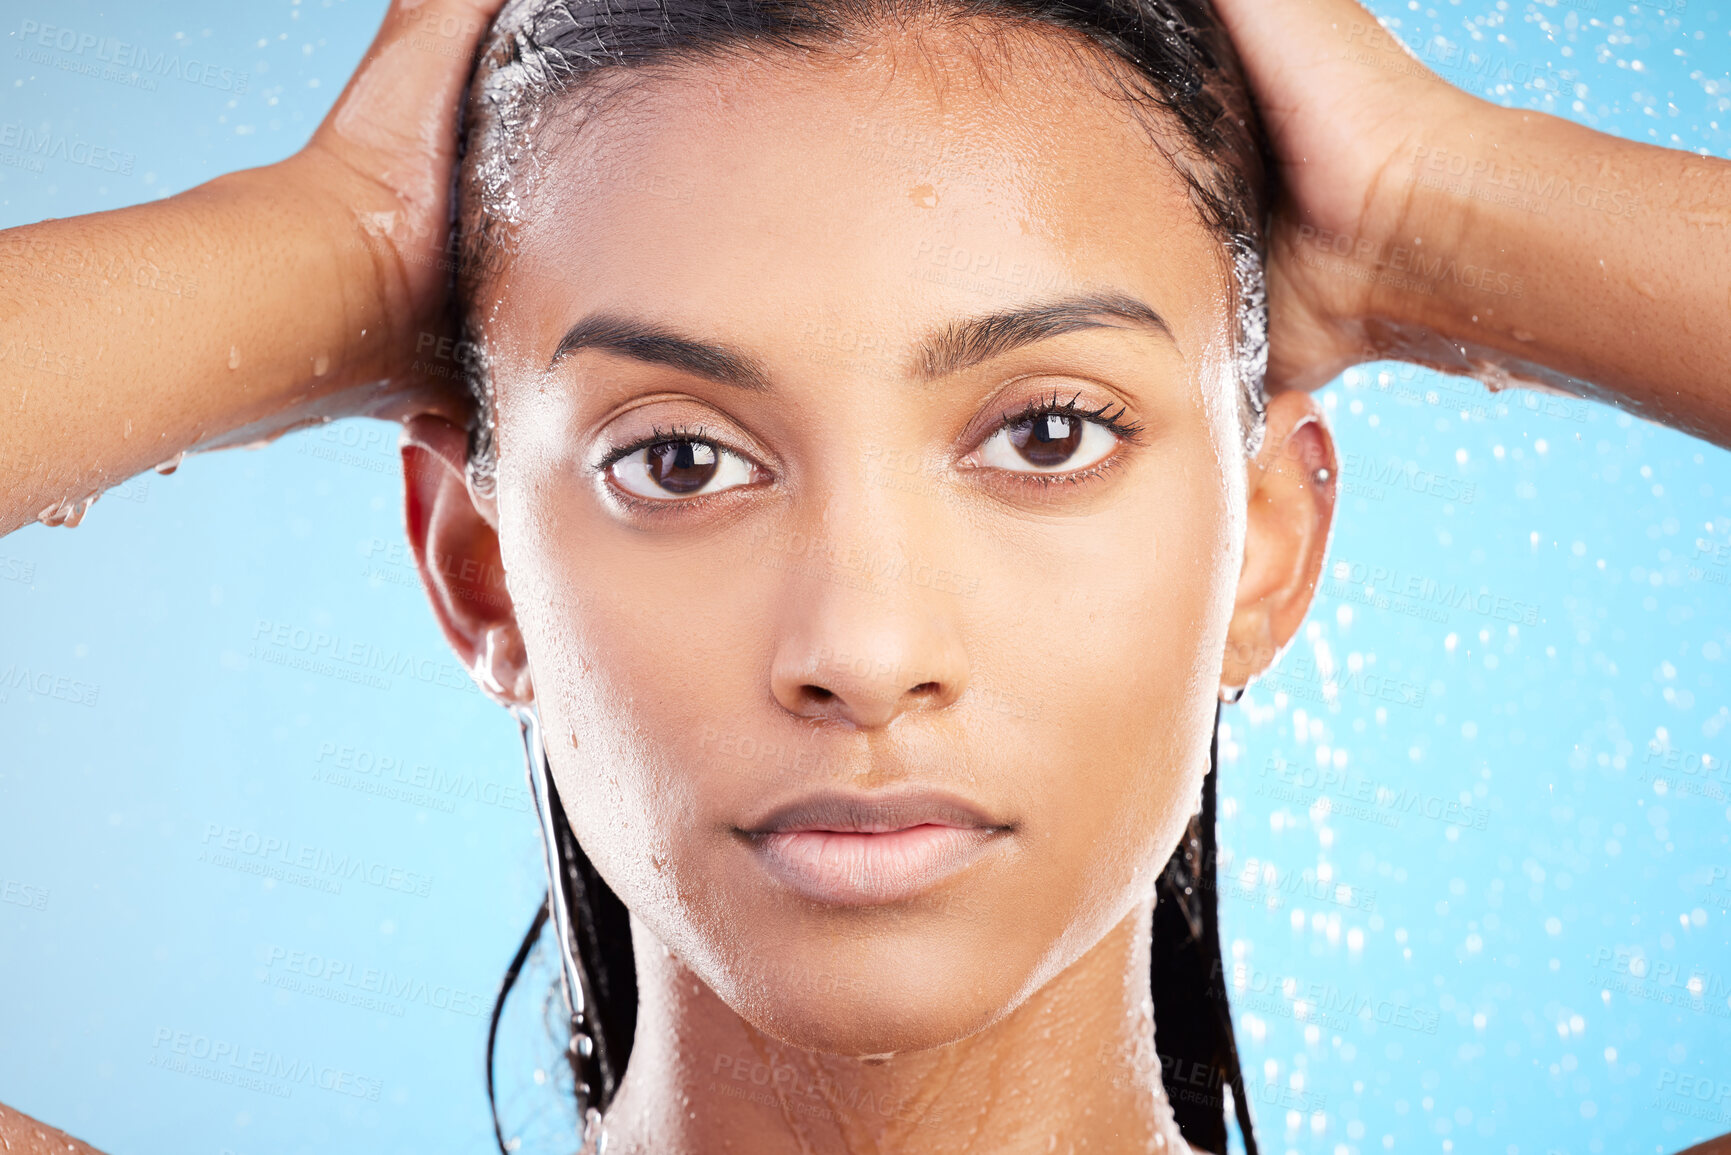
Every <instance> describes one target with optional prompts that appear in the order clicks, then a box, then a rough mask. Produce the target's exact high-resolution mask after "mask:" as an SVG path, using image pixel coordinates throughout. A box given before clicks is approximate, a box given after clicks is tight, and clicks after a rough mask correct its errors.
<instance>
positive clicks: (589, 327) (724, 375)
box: [547, 313, 769, 392]
mask: <svg viewBox="0 0 1731 1155" xmlns="http://www.w3.org/2000/svg"><path fill="white" fill-rule="evenodd" d="M579 349H605V350H606V351H607V352H609V353H617V354H618V355H620V356H621V357H630V358H632V359H633V360H636V361H647V362H650V363H651V364H657V365H669V366H672V367H673V368H675V369H679V370H682V371H684V372H686V373H691V374H694V375H696V376H698V377H707V378H709V379H710V380H712V381H720V382H723V383H724V384H728V385H737V386H739V387H740V388H741V389H750V390H753V391H755V392H765V391H767V390H768V389H769V374H768V373H767V372H765V371H764V368H763V365H762V364H761V363H760V362H758V361H757V360H756V359H755V358H752V357H749V356H747V355H745V354H743V353H737V352H735V351H734V350H732V349H729V348H727V347H726V346H725V345H717V344H712V343H710V342H707V341H698V340H694V339H693V338H690V337H683V336H680V335H679V334H678V333H675V332H673V331H672V330H670V329H666V328H664V327H662V326H660V325H654V324H649V323H647V322H643V321H635V320H632V319H631V318H629V317H620V316H616V315H614V314H612V313H595V314H592V315H590V316H588V317H585V318H583V320H581V321H579V322H577V323H576V324H575V325H573V326H571V328H569V329H567V330H566V331H565V336H564V338H563V339H561V340H560V342H559V348H558V349H556V350H554V352H553V359H552V360H551V361H549V362H548V363H547V367H548V368H549V369H551V368H552V367H553V366H554V365H557V364H558V363H559V362H560V361H562V360H564V358H565V357H566V356H567V355H568V354H571V353H575V352H576V351H577V350H579Z"/></svg>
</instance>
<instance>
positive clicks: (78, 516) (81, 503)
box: [36, 493, 99, 529]
mask: <svg viewBox="0 0 1731 1155" xmlns="http://www.w3.org/2000/svg"><path fill="white" fill-rule="evenodd" d="M98 496H99V495H98V494H94V493H93V494H91V495H90V496H89V497H85V498H82V499H79V500H76V501H75V500H73V499H72V498H70V497H63V498H61V499H60V500H59V501H57V502H55V503H54V504H53V505H50V506H48V507H47V508H46V509H44V510H43V511H42V512H41V513H39V514H37V515H36V520H37V521H39V522H41V523H42V524H43V525H63V526H65V527H66V528H67V529H71V528H73V527H74V526H76V525H77V524H78V523H79V522H81V521H83V520H84V515H85V514H87V513H89V512H90V507H91V506H92V505H95V504H96V499H97V497H98Z"/></svg>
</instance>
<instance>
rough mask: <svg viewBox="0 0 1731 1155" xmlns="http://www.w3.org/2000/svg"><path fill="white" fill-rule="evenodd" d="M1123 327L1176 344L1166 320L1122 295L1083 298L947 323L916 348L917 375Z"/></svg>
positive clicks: (940, 372) (939, 373) (955, 369)
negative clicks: (1064, 337)
mask: <svg viewBox="0 0 1731 1155" xmlns="http://www.w3.org/2000/svg"><path fill="white" fill-rule="evenodd" d="M1103 318H1112V319H1113V320H1116V321H1119V322H1122V324H1119V325H1114V324H1111V323H1110V322H1108V321H1106V320H1103ZM1124 325H1129V326H1132V327H1134V328H1139V329H1151V330H1153V331H1154V332H1157V333H1160V334H1162V335H1164V336H1165V338H1166V339H1167V340H1168V341H1172V342H1173V343H1174V344H1176V343H1177V338H1176V337H1174V336H1173V335H1172V327H1171V326H1170V325H1168V324H1167V323H1166V319H1165V318H1164V317H1162V316H1161V315H1160V314H1159V313H1156V312H1155V311H1154V310H1153V309H1151V308H1149V307H1148V306H1147V305H1145V304H1143V303H1142V302H1141V301H1138V300H1137V299H1136V298H1134V297H1131V296H1128V295H1126V294H1123V293H1095V294H1085V295H1082V296H1075V297H1065V298H1063V299H1061V300H1058V301H1053V302H1050V303H1048V304H1044V305H1029V306H1026V307H1024V308H1020V309H1011V310H1008V311H1006V312H1001V313H990V314H987V315H986V316H984V317H976V318H974V319H973V320H969V321H958V322H956V323H954V324H951V325H949V326H948V327H946V328H945V329H944V330H943V331H942V332H940V333H938V334H937V335H936V336H935V337H932V338H930V339H929V340H927V341H926V342H924V343H923V344H922V345H921V346H920V349H919V352H918V365H919V372H920V375H921V376H923V377H926V378H927V379H931V378H935V377H944V376H947V375H949V374H951V373H959V372H961V371H962V370H963V369H969V368H972V367H973V366H975V365H978V364H980V363H982V362H984V361H990V360H991V359H992V358H994V357H1001V356H1003V355H1004V354H1005V353H1008V352H1011V351H1012V350H1015V349H1020V348H1021V347H1023V346H1024V345H1032V344H1034V343H1036V342H1038V341H1044V340H1046V339H1047V338H1049V337H1056V336H1059V335H1060V334H1063V333H1075V332H1078V331H1080V330H1083V329H1117V328H1122V327H1123V326H1124Z"/></svg>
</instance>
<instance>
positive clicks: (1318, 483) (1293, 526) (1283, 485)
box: [1220, 390, 1339, 695]
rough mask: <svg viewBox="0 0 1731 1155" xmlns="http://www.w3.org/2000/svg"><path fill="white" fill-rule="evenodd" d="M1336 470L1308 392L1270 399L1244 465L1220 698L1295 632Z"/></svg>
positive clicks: (1329, 520)
mask: <svg viewBox="0 0 1731 1155" xmlns="http://www.w3.org/2000/svg"><path fill="white" fill-rule="evenodd" d="M1338 474H1339V466H1338V465H1337V463H1336V461H1335V456H1334V438H1333V437H1331V436H1330V435H1329V432H1328V426H1327V424H1326V423H1325V422H1324V421H1323V416H1322V408H1321V407H1320V406H1319V405H1317V403H1316V400H1315V398H1314V397H1312V396H1311V395H1310V394H1309V393H1305V392H1300V391H1297V390H1291V391H1287V392H1282V393H1277V394H1275V395H1274V396H1273V397H1271V398H1270V399H1269V402H1268V422H1267V432H1266V433H1264V435H1263V439H1262V448H1261V449H1260V450H1259V451H1258V452H1257V455H1256V458H1255V460H1254V461H1252V462H1251V463H1250V464H1249V482H1250V484H1249V487H1248V489H1249V503H1250V508H1249V518H1248V525H1247V527H1246V530H1245V536H1244V568H1243V571H1242V572H1241V573H1240V574H1239V578H1238V599H1237V601H1236V602H1235V603H1234V605H1233V610H1232V622H1231V624H1230V625H1229V626H1228V627H1227V631H1226V657H1225V661H1224V662H1223V663H1222V665H1221V669H1220V684H1221V687H1222V693H1223V695H1224V694H1225V692H1226V691H1227V690H1228V689H1236V688H1239V687H1242V686H1244V685H1247V684H1248V683H1249V682H1250V680H1251V679H1252V678H1254V677H1256V676H1257V675H1259V674H1261V673H1262V672H1263V671H1264V670H1266V669H1268V667H1269V666H1271V665H1273V664H1274V659H1275V657H1276V655H1278V654H1279V653H1280V651H1281V650H1282V649H1283V648H1284V647H1285V646H1286V644H1287V643H1288V642H1290V641H1291V640H1292V636H1293V635H1294V634H1295V633H1297V632H1298V625H1299V623H1300V622H1302V621H1303V620H1304V615H1305V614H1306V613H1307V612H1308V611H1309V610H1310V600H1311V597H1312V596H1313V595H1314V594H1315V592H1316V583H1317V581H1318V579H1320V578H1321V576H1322V562H1323V557H1324V555H1325V554H1326V553H1327V552H1328V532H1329V528H1330V527H1331V526H1332V525H1333V524H1334V496H1335V489H1336V478H1337V477H1338Z"/></svg>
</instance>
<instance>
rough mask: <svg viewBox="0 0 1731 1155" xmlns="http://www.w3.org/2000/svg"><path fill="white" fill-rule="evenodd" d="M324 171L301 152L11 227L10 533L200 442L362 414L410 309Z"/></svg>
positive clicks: (5, 444) (4, 343)
mask: <svg viewBox="0 0 1731 1155" xmlns="http://www.w3.org/2000/svg"><path fill="white" fill-rule="evenodd" d="M297 163H298V164H299V165H300V167H295V168H291V167H290V166H292V165H295V164H297ZM319 176H320V174H318V173H316V172H309V171H308V169H307V166H306V162H289V164H288V165H277V166H272V167H270V168H266V169H254V170H248V171H245V172H238V173H232V174H229V175H227V176H224V177H220V178H218V179H216V180H213V181H211V182H209V183H208V184H205V185H201V186H199V187H198V188H195V189H192V190H189V191H188V192H186V193H182V194H181V195H179V196H176V197H172V198H169V199H166V200H163V201H158V202H155V203H152V204H147V205H140V206H136V207H133V208H127V209H121V210H117V211H114V212H107V213H96V214H92V215H89V216H83V217H72V218H67V219H61V220H51V221H45V222H43V223H41V224H36V225H28V226H25V227H22V228H17V229H12V230H8V231H6V232H4V233H0V401H3V402H4V411H5V412H6V413H7V414H8V416H9V419H8V420H7V421H5V422H3V423H0V494H3V495H4V496H3V497H0V532H7V531H10V530H12V529H15V528H17V527H18V526H20V525H23V524H26V523H28V522H30V521H32V520H35V519H37V518H38V517H39V516H40V515H41V514H42V512H43V511H44V510H48V509H52V508H53V507H55V506H57V505H60V504H61V503H62V502H65V501H71V502H73V503H77V502H78V501H79V500H81V499H82V498H83V497H85V496H86V495H89V494H93V493H97V492H100V491H101V490H102V489H104V488H106V487H108V486H111V485H114V484H116V483H118V482H120V481H121V480H123V479H125V478H127V477H130V476H132V475H133V474H136V473H138V472H140V471H141V470H144V469H148V468H150V467H151V466H153V465H156V464H158V463H160V462H163V461H167V460H172V459H174V458H175V457H176V455H178V454H180V453H181V452H183V451H186V450H189V449H194V448H201V447H204V448H210V447H215V446H217V445H222V444H234V443H237V442H243V441H248V440H254V439H257V438H261V437H265V436H269V435H270V434H272V433H275V432H280V431H281V430H282V429H285V428H288V427H290V426H292V425H293V424H294V423H295V422H297V421H303V420H307V419H309V418H311V417H313V416H315V415H318V414H324V413H333V414H334V413H340V412H342V411H344V410H345V409H351V410H352V409H355V408H359V406H360V399H361V397H362V396H363V395H364V394H365V393H366V392H367V391H368V390H369V389H370V387H371V386H370V383H371V382H373V381H374V380H376V378H377V376H378V375H379V373H380V371H381V367H382V366H383V365H384V364H385V361H384V359H383V356H382V353H383V351H384V350H385V349H386V348H387V345H388V343H389V342H390V341H392V340H393V339H396V340H400V339H401V334H400V333H392V332H391V329H392V327H393V325H395V326H396V327H397V328H399V329H400V328H401V327H402V324H403V323H402V320H401V319H400V318H401V314H402V312H403V310H402V309H401V308H400V307H393V305H392V296H393V288H392V283H393V271H392V270H391V269H390V267H389V261H388V260H387V259H385V257H384V255H383V249H382V248H381V246H379V245H376V244H373V243H371V240H370V238H369V237H368V234H367V232H366V230H365V229H364V227H363V220H364V219H365V218H364V217H363V216H362V215H360V214H357V213H355V212H354V211H353V210H352V209H347V208H344V207H341V202H338V201H337V200H336V199H335V198H333V197H329V196H327V195H325V193H324V192H323V191H322V190H321V188H320V187H319V181H318V179H317V178H318V177H319ZM381 211H388V209H387V206H386V205H384V204H383V203H382V204H381ZM399 295H400V294H399Z"/></svg>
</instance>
